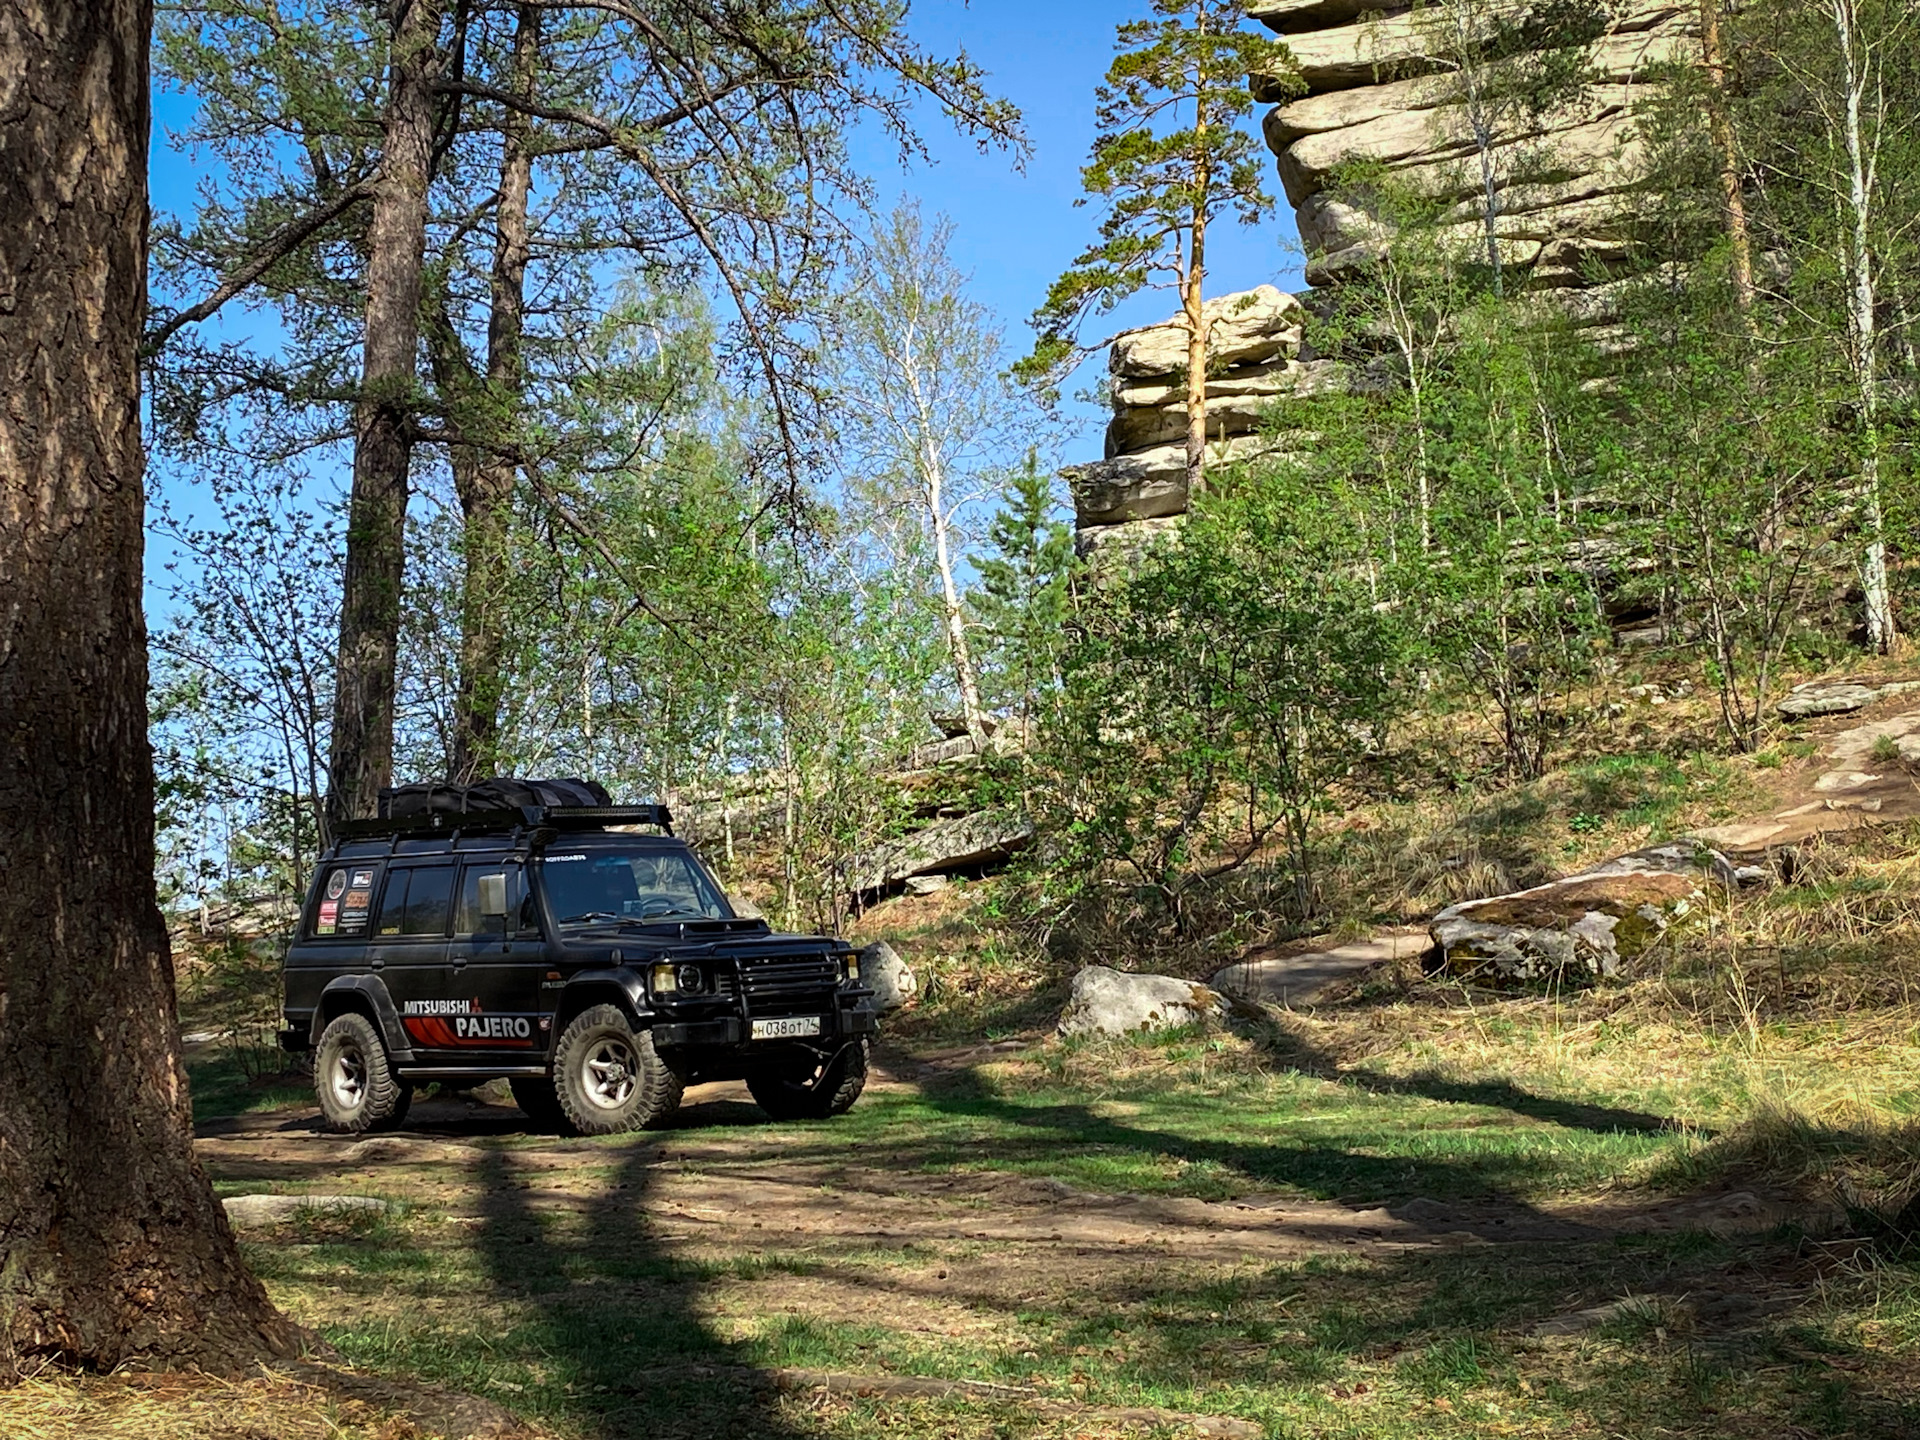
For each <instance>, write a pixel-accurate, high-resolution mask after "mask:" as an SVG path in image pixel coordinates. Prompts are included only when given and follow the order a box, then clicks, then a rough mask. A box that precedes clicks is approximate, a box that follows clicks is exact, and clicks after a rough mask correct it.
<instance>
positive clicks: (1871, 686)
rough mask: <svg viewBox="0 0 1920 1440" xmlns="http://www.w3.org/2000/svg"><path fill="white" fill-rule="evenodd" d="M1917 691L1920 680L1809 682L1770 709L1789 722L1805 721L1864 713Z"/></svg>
mask: <svg viewBox="0 0 1920 1440" xmlns="http://www.w3.org/2000/svg"><path fill="white" fill-rule="evenodd" d="M1909 690H1920V680H1893V681H1887V682H1885V683H1876V682H1874V681H1871V680H1810V681H1808V682H1807V683H1806V684H1804V685H1796V686H1794V687H1793V689H1791V690H1789V691H1788V692H1787V694H1786V697H1785V698H1784V699H1782V700H1781V702H1780V703H1779V705H1777V706H1776V707H1774V708H1775V709H1777V710H1778V711H1779V712H1780V713H1781V714H1782V715H1784V716H1786V717H1787V719H1789V720H1808V719H1811V718H1813V717H1814V716H1816V715H1848V714H1851V713H1852V712H1853V711H1855V710H1864V709H1866V708H1867V706H1869V705H1871V704H1873V702H1874V701H1876V700H1884V699H1886V698H1887V697H1888V696H1889V695H1904V694H1906V693H1907V692H1908V691H1909Z"/></svg>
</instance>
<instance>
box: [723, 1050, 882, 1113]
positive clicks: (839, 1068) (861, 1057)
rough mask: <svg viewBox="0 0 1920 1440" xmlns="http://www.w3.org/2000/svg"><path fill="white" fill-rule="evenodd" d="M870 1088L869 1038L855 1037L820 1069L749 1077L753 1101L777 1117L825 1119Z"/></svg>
mask: <svg viewBox="0 0 1920 1440" xmlns="http://www.w3.org/2000/svg"><path fill="white" fill-rule="evenodd" d="M866 1088H867V1042H866V1041H865V1040H858V1041H855V1042H854V1043H853V1044H851V1045H848V1046H846V1047H845V1048H844V1049H842V1050H841V1051H840V1053H839V1054H838V1055H836V1056H834V1057H833V1059H832V1060H830V1061H828V1062H827V1064H826V1065H825V1066H823V1067H822V1068H821V1069H820V1070H818V1071H817V1072H815V1073H813V1074H810V1075H804V1076H794V1075H782V1074H768V1073H763V1074H759V1075H749V1076H748V1077H747V1089H748V1091H749V1092H750V1093H751V1094H752V1095H753V1099H754V1103H755V1104H757V1105H758V1106H759V1107H760V1108H761V1109H762V1110H764V1111H766V1112H767V1114H769V1115H771V1116H772V1117H773V1118H774V1119H776V1120H826V1119H830V1118H831V1117H833V1116H835V1115H844V1114H846V1113H847V1111H849V1110H851V1109H852V1108H853V1102H854V1101H856V1100H858V1099H859V1098H860V1092H861V1091H862V1090H864V1089H866Z"/></svg>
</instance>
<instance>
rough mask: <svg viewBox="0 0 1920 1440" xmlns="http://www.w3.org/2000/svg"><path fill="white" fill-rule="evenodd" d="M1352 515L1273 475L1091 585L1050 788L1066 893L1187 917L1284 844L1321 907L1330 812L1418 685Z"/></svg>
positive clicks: (1164, 917) (1309, 901)
mask: <svg viewBox="0 0 1920 1440" xmlns="http://www.w3.org/2000/svg"><path fill="white" fill-rule="evenodd" d="M1338 522H1339V516H1338V514H1337V512H1335V511H1334V510H1333V509H1332V507H1329V506H1327V505H1326V504H1324V503H1323V502H1321V501H1319V500H1318V499H1317V498H1316V496H1315V494H1314V493H1313V492H1312V491H1311V490H1309V489H1307V488H1304V487H1300V488H1295V487H1290V486H1287V485H1284V484H1279V483H1275V484H1271V485H1268V486H1264V487H1260V488H1257V489H1254V490H1252V491H1250V492H1248V493H1246V494H1244V495H1242V496H1238V497H1235V498H1233V499H1232V500H1223V501H1222V502H1221V503H1220V504H1219V505H1218V506H1217V507H1214V508H1212V509H1209V510H1208V511H1206V512H1204V513H1202V514H1200V515H1198V516H1196V517H1195V518H1194V521H1193V523H1192V524H1191V525H1190V526H1189V528H1188V529H1187V531H1186V532H1185V534H1184V535H1183V536H1182V537H1181V541H1180V543H1178V544H1173V545H1165V546H1162V547H1161V548H1159V549H1156V550H1154V551H1152V552H1150V553H1149V554H1147V555H1146V556H1145V557H1144V558H1143V560H1142V562H1141V564H1140V565H1139V567H1138V568H1137V569H1136V570H1135V571H1134V572H1133V573H1132V574H1130V575H1128V576H1126V577H1125V578H1124V579H1121V580H1119V581H1117V582H1116V583H1115V584H1114V586H1113V588H1111V589H1108V590H1102V591H1099V592H1096V593H1095V594H1094V595H1093V596H1091V597H1090V598H1089V601H1088V603H1087V604H1086V605H1085V607H1084V608H1083V611H1082V614H1081V616H1080V617H1079V620H1078V627H1079V629H1080V632H1081V633H1080V637H1079V643H1078V644H1077V645H1075V647H1074V648H1073V649H1072V651H1070V652H1069V654H1068V657H1067V663H1066V693H1065V698H1064V710H1065V713H1064V715H1063V718H1062V722H1061V724H1060V726H1059V727H1058V731H1057V733H1056V735H1055V736H1054V737H1053V743H1054V746H1055V747H1056V748H1055V750H1054V753H1053V754H1052V755H1051V756H1050V757H1049V761H1048V766H1049V768H1048V784H1049V788H1048V790H1047V791H1046V794H1045V798H1044V802H1043V804H1044V808H1045V809H1046V810H1047V811H1048V814H1047V817H1046V823H1047V825H1048V827H1049V829H1050V831H1051V833H1052V834H1053V836H1054V837H1055V841H1054V843H1055V844H1056V845H1057V846H1058V847H1059V850H1058V854H1059V859H1058V862H1057V868H1058V871H1059V875H1060V878H1061V879H1062V882H1063V885H1064V886H1065V887H1066V888H1068V889H1069V890H1071V889H1073V888H1076V887H1077V889H1078V890H1079V891H1080V892H1081V893H1092V894H1095V895H1098V894H1100V893H1101V892H1105V893H1106V894H1107V895H1108V896H1109V897H1110V896H1111V895H1112V894H1113V893H1115V887H1119V888H1118V893H1121V894H1126V893H1132V894H1134V895H1135V896H1136V897H1137V898H1138V901H1139V903H1141V904H1142V905H1143V906H1144V907H1145V913H1146V915H1147V917H1148V920H1149V923H1171V924H1172V925H1173V926H1174V927H1175V928H1176V929H1178V928H1180V927H1181V926H1182V925H1183V924H1184V923H1185V917H1186V912H1187V909H1188V906H1189V896H1190V892H1193V891H1194V890H1195V889H1196V888H1197V887H1204V886H1206V885H1207V884H1209V883H1210V882H1212V881H1214V880H1216V879H1217V878H1218V877H1220V876H1223V875H1225V874H1227V873H1228V872H1230V871H1232V870H1235V869H1237V868H1239V867H1240V866H1242V865H1244V864H1246V863H1247V862H1248V861H1249V860H1251V859H1252V858H1253V857H1254V856H1255V855H1256V854H1257V853H1258V852H1259V851H1260V850H1261V849H1262V847H1264V846H1265V845H1267V844H1268V843H1269V841H1270V840H1274V839H1279V840H1282V841H1284V843H1285V845H1286V847H1287V852H1288V858H1289V862H1290V865H1291V868H1292V871H1293V876H1294V897H1295V904H1296V906H1297V908H1298V910H1299V912H1300V913H1301V914H1303V915H1304V914H1311V913H1312V911H1313V909H1314V906H1315V895H1314V885H1313V856H1314V849H1313V840H1314V822H1315V821H1316V820H1317V818H1318V817H1319V816H1320V815H1321V814H1323V813H1324V812H1325V810H1326V808H1327V806H1328V805H1329V803H1330V796H1331V792H1332V789H1333V787H1334V786H1335V785H1337V784H1338V783H1340V782H1341V781H1342V780H1344V779H1346V778H1347V777H1348V776H1349V775H1350V774H1351V773H1352V772H1353V770H1354V768H1355V766H1356V765H1358V764H1359V763H1360V761H1361V760H1362V759H1363V758H1364V757H1365V755H1366V754H1367V753H1368V751H1369V750H1371V749H1372V748H1373V747H1374V746H1375V745H1376V744H1377V743H1378V741H1379V738H1380V736H1381V734H1382V732H1383V729H1384V727H1385V726H1386V724H1387V723H1388V721H1389V720H1390V719H1391V718H1392V715H1393V713H1394V710H1395V707H1396V704H1397V701H1398V696H1399V678H1400V677H1399V674H1398V660H1399V652H1400V644H1401V640H1400V634H1399V627H1398V623H1397V621H1396V620H1395V619H1394V618H1393V617H1392V616H1391V615H1389V614H1388V613H1386V612H1384V611H1383V610H1382V609H1380V608H1379V607H1376V606H1375V605H1374V604H1373V603H1372V596H1371V595H1370V593H1369V591H1368V589H1367V586H1366V584H1365V580H1364V575H1363V574H1362V573H1361V571H1360V568H1359V567H1358V566H1356V564H1355V561H1356V560H1357V559H1358V558H1359V557H1357V556H1356V555H1355V554H1354V553H1353V551H1352V549H1351V548H1350V546H1349V544H1348V543H1347V541H1348V537H1347V535H1346V533H1345V531H1344V529H1343V528H1342V526H1341V525H1340V524H1339V523H1338Z"/></svg>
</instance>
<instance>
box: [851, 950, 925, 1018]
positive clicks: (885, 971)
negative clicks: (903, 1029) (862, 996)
mask: <svg viewBox="0 0 1920 1440" xmlns="http://www.w3.org/2000/svg"><path fill="white" fill-rule="evenodd" d="M860 983H861V984H862V985H865V986H866V987H867V988H868V989H869V990H871V991H873V1008H874V1009H876V1010H878V1011H879V1012H880V1013H881V1014H882V1015H884V1014H886V1013H887V1012H888V1011H889V1010H898V1009H900V1008H901V1007H902V1006H903V1005H905V1004H906V1003H907V1002H908V1001H909V1000H911V999H913V997H914V995H915V994H916V993H917V992H918V991H919V989H920V982H919V980H917V979H916V978H915V977H914V973H913V971H912V970H911V969H910V968H908V965H907V962H906V961H905V960H902V959H901V958H900V952H899V951H898V950H896V949H894V948H893V946H891V945H889V944H888V943H887V942H886V941H884V940H876V941H874V942H873V944H871V945H869V946H867V947H866V948H865V949H863V950H862V951H861V952H860Z"/></svg>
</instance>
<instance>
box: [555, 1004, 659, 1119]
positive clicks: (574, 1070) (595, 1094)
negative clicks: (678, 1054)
mask: <svg viewBox="0 0 1920 1440" xmlns="http://www.w3.org/2000/svg"><path fill="white" fill-rule="evenodd" d="M553 1089H554V1095H555V1098H556V1099H557V1100H558V1102H559V1105H560V1110H561V1113H562V1114H563V1115H564V1116H565V1119H566V1125H567V1128H568V1129H570V1130H572V1131H573V1132H574V1133H575V1134H577V1135H617V1134H619V1133H621V1132H622V1131H626V1130H643V1129H647V1128H649V1127H651V1126H655V1125H659V1124H661V1123H662V1122H663V1121H665V1120H666V1119H667V1118H668V1117H669V1116H670V1115H672V1114H673V1112H674V1111H675V1110H677V1109H679V1108H680V1095H681V1091H682V1089H683V1086H682V1084H681V1080H680V1077H679V1076H678V1075H677V1074H675V1073H674V1071H673V1069H672V1068H671V1067H670V1066H669V1065H668V1064H667V1062H666V1061H664V1060H662V1059H661V1058H660V1054H659V1052H658V1051H657V1050H655V1049H654V1048H653V1036H652V1035H651V1034H650V1033H649V1032H648V1031H646V1030H635V1029H634V1028H633V1026H632V1025H631V1024H630V1023H629V1022H628V1020H627V1017H626V1014H625V1012H624V1011H622V1010H621V1009H620V1008H619V1007H618V1006H617V1005H595V1006H594V1007H593V1008H592V1009H590V1010H585V1011H582V1012H581V1013H580V1014H579V1015H577V1016H576V1017H574V1020H573V1023H571V1024H570V1025H568V1026H567V1028H566V1030H565V1031H564V1032H563V1033H562V1034H561V1036H560V1043H559V1044H558V1045H556V1046H555V1047H554V1051H553Z"/></svg>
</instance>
